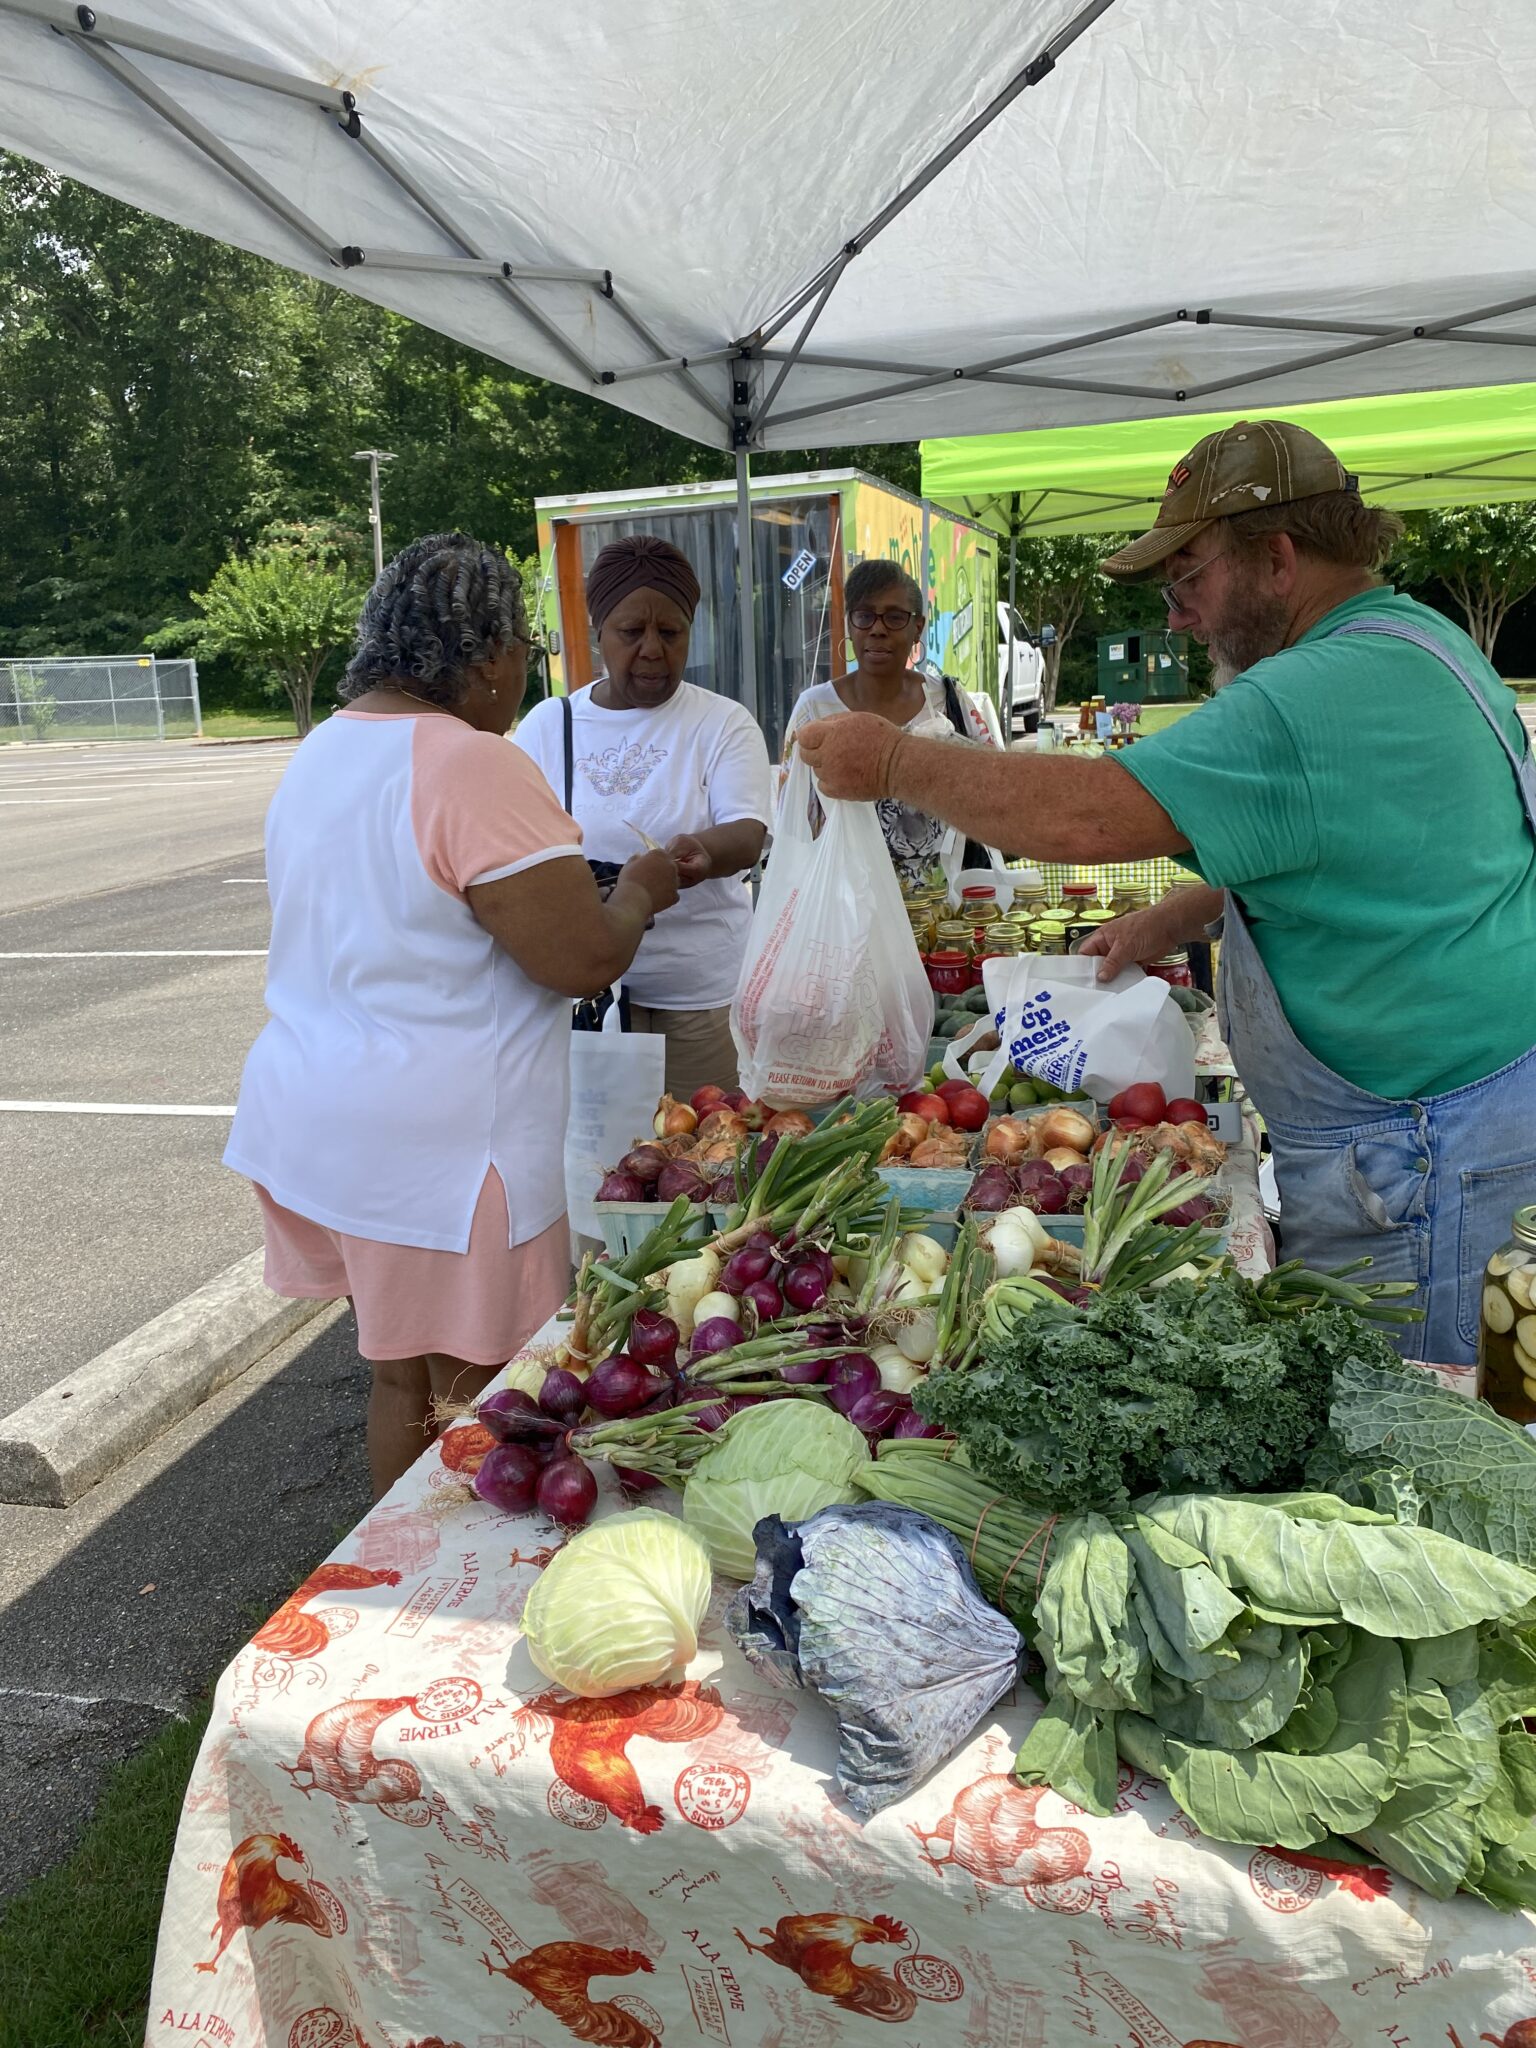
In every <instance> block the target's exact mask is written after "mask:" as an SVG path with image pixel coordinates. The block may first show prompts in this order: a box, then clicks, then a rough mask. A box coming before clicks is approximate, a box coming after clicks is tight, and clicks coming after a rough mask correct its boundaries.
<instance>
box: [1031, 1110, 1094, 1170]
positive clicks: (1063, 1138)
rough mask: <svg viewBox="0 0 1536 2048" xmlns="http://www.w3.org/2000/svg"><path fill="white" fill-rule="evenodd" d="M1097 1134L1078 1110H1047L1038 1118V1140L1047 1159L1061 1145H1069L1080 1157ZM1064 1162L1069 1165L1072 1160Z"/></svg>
mask: <svg viewBox="0 0 1536 2048" xmlns="http://www.w3.org/2000/svg"><path fill="white" fill-rule="evenodd" d="M1097 1136H1098V1132H1097V1131H1096V1130H1095V1129H1094V1127H1093V1125H1092V1124H1091V1123H1090V1122H1089V1121H1088V1119H1087V1117H1085V1116H1084V1115H1083V1114H1082V1112H1081V1111H1080V1110H1076V1109H1052V1110H1047V1112H1046V1114H1045V1115H1044V1116H1043V1117H1041V1119H1040V1141H1041V1143H1042V1144H1043V1145H1044V1146H1045V1156H1046V1158H1047V1159H1050V1158H1051V1154H1052V1152H1053V1151H1054V1150H1055V1149H1057V1148H1058V1147H1061V1146H1066V1147H1069V1148H1070V1149H1071V1150H1072V1151H1073V1152H1075V1153H1076V1154H1077V1156H1078V1158H1079V1159H1081V1158H1082V1156H1083V1154H1084V1153H1085V1152H1086V1151H1087V1150H1088V1147H1089V1146H1090V1145H1091V1144H1092V1143H1093V1141H1094V1139H1095V1138H1096V1137H1097ZM1054 1163H1055V1162H1054V1160H1053V1161H1052V1164H1053V1165H1054ZM1066 1163H1067V1164H1068V1165H1069V1166H1070V1165H1071V1164H1072V1161H1071V1160H1068V1161H1067V1162H1066Z"/></svg>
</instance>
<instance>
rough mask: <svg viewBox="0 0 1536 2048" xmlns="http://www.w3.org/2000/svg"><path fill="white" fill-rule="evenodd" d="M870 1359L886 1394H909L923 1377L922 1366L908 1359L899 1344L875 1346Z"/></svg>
mask: <svg viewBox="0 0 1536 2048" xmlns="http://www.w3.org/2000/svg"><path fill="white" fill-rule="evenodd" d="M869 1355H870V1357H871V1358H872V1359H873V1360H874V1362H875V1364H876V1365H877V1366H878V1367H879V1370H880V1384H881V1386H882V1387H884V1388H885V1390H886V1392H887V1393H888V1394H910V1393H911V1391H912V1389H913V1388H914V1387H915V1386H916V1385H917V1383H918V1381H919V1380H920V1379H922V1378H923V1377H924V1373H923V1368H922V1366H921V1365H920V1364H919V1363H918V1362H917V1361H916V1360H915V1359H911V1358H908V1356H907V1354H906V1353H905V1352H904V1351H903V1350H902V1348H901V1346H900V1345H899V1344H877V1345H875V1347H874V1349H873V1350H872V1351H871V1352H870V1354H869Z"/></svg>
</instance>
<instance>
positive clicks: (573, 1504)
mask: <svg viewBox="0 0 1536 2048" xmlns="http://www.w3.org/2000/svg"><path fill="white" fill-rule="evenodd" d="M534 1499H535V1500H536V1502H537V1503H538V1508H539V1512H540V1513H541V1514H545V1515H548V1516H549V1518H550V1520H551V1521H552V1522H564V1523H565V1524H566V1525H567V1527H571V1526H573V1525H574V1524H576V1523H578V1522H584V1521H585V1520H586V1519H587V1517H588V1515H590V1514H591V1512H592V1510H593V1508H594V1507H596V1505H597V1481H596V1480H595V1479H594V1478H593V1476H592V1473H591V1470H590V1468H589V1467H588V1466H586V1465H584V1464H583V1463H582V1461H581V1459H580V1458H556V1459H555V1460H554V1461H553V1462H552V1463H551V1464H548V1465H546V1466H545V1467H544V1470H543V1472H542V1473H541V1474H540V1475H539V1483H538V1487H537V1489H536V1491H535V1493H534Z"/></svg>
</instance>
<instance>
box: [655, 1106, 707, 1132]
mask: <svg viewBox="0 0 1536 2048" xmlns="http://www.w3.org/2000/svg"><path fill="white" fill-rule="evenodd" d="M698 1127H699V1120H698V1118H697V1117H696V1116H695V1115H694V1113H693V1111H692V1110H691V1109H690V1108H689V1107H688V1105H687V1103H686V1102H674V1101H673V1099H672V1097H671V1096H670V1095H663V1097H662V1098H661V1101H660V1102H659V1103H658V1104H657V1106H656V1114H655V1116H654V1117H652V1119H651V1129H652V1130H653V1131H654V1132H655V1133H656V1135H657V1137H658V1138H677V1137H681V1136H682V1135H683V1134H684V1133H685V1132H687V1131H695V1130H697V1129H698Z"/></svg>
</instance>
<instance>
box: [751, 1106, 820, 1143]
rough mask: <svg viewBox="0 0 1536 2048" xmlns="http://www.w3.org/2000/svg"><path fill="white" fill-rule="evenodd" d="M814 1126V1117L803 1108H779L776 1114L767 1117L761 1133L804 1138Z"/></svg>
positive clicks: (779, 1136)
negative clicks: (808, 1114)
mask: <svg viewBox="0 0 1536 2048" xmlns="http://www.w3.org/2000/svg"><path fill="white" fill-rule="evenodd" d="M815 1128H816V1123H815V1119H814V1118H813V1117H809V1116H807V1115H806V1113H805V1111H804V1110H803V1109H781V1110H780V1111H779V1113H778V1115H777V1116H771V1117H769V1119H768V1121H767V1123H766V1124H764V1126H763V1133H764V1136H766V1137H769V1138H804V1137H807V1136H808V1135H809V1134H810V1133H811V1132H812V1131H814V1130H815Z"/></svg>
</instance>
